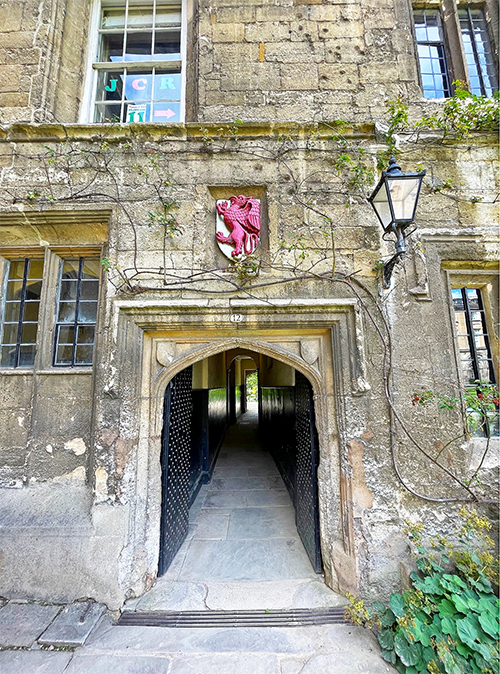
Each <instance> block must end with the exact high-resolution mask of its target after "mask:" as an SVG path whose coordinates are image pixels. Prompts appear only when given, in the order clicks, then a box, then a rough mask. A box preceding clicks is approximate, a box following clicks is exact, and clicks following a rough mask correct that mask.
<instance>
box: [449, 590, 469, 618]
mask: <svg viewBox="0 0 500 674" xmlns="http://www.w3.org/2000/svg"><path fill="white" fill-rule="evenodd" d="M451 600H452V602H453V603H454V604H455V606H456V608H457V611H460V613H465V615H467V614H468V613H469V610H470V609H469V604H468V602H467V601H466V600H465V599H463V598H462V597H461V596H460V595H458V594H452V595H451Z"/></svg>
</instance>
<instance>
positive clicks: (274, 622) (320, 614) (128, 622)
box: [118, 606, 345, 627]
mask: <svg viewBox="0 0 500 674" xmlns="http://www.w3.org/2000/svg"><path fill="white" fill-rule="evenodd" d="M344 622H345V620H344V608H343V607H340V606H336V607H332V608H312V609H308V608H302V609H286V610H274V611H272V610H264V611H128V610H125V611H123V613H122V614H121V616H120V618H119V620H118V625H120V626H135V627H137V626H141V627H297V626H301V625H333V624H342V623H344Z"/></svg>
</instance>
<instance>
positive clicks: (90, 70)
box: [79, 0, 188, 124]
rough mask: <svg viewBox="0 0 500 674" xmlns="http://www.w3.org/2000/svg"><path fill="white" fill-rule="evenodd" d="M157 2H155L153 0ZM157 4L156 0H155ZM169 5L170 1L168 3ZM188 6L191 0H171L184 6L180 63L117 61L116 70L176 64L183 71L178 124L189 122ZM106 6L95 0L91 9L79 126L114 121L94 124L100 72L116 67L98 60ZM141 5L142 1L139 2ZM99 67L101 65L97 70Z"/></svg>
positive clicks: (112, 1)
mask: <svg viewBox="0 0 500 674" xmlns="http://www.w3.org/2000/svg"><path fill="white" fill-rule="evenodd" d="M151 1H153V0H151ZM125 2H126V0H109V1H108V2H107V3H105V4H106V5H107V6H109V7H113V6H116V7H120V6H122V5H123V4H125ZM130 2H131V3H133V0H130ZM155 2H156V0H155ZM167 2H168V0H167ZM187 3H188V0H177V2H175V1H174V0H170V4H172V5H179V4H180V7H181V25H180V37H181V44H180V55H181V58H180V62H178V61H120V62H118V61H117V62H116V70H119V69H120V68H126V67H127V63H129V64H134V67H138V68H140V67H141V66H142V67H143V68H149V67H151V68H159V69H162V68H163V69H164V68H168V67H172V65H173V64H179V70H180V75H181V94H180V112H179V121H178V122H175V123H177V124H183V123H184V122H185V120H186V70H187V25H188V22H187V15H188V8H187ZM102 4H103V0H93V4H92V8H91V13H90V16H91V19H90V28H89V36H90V37H89V40H88V45H87V49H88V53H87V63H86V68H85V81H84V90H83V97H82V104H81V109H80V118H79V123H80V124H112V122H95V121H94V110H95V103H96V95H97V81H98V76H99V71H100V70H104V69H106V68H105V66H107V68H108V69H111V70H112V69H113V68H110V66H111V65H113V64H112V63H111V62H105V63H101V62H99V61H97V57H98V50H99V28H100V20H101V7H102ZM138 4H140V2H139V3H138ZM96 65H97V66H98V67H97V68H96ZM119 123H120V124H128V123H130V122H127V121H126V120H125V121H123V122H119ZM142 123H148V124H172V122H168V121H167V122H158V121H153V122H142Z"/></svg>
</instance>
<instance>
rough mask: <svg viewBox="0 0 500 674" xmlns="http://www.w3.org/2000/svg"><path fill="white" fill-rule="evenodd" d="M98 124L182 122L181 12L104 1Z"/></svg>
mask: <svg viewBox="0 0 500 674" xmlns="http://www.w3.org/2000/svg"><path fill="white" fill-rule="evenodd" d="M94 68H95V69H96V70H97V85H96V96H95V107H94V121H95V122H114V121H116V122H138V123H140V122H179V121H181V88H182V78H181V8H180V5H178V4H172V3H169V2H161V0H155V1H151V2H145V3H143V4H139V3H137V4H134V3H133V1H132V0H127V1H126V2H125V1H124V2H122V3H120V4H119V5H118V6H117V5H116V4H113V5H110V6H108V5H107V3H105V2H103V4H102V7H101V17H100V24H99V37H98V55H97V62H96V63H95V64H94Z"/></svg>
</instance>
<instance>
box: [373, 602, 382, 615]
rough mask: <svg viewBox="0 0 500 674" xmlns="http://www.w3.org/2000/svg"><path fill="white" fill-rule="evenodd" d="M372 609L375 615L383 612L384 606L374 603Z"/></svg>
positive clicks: (380, 603)
mask: <svg viewBox="0 0 500 674" xmlns="http://www.w3.org/2000/svg"><path fill="white" fill-rule="evenodd" d="M372 607H373V610H374V611H376V612H377V613H383V612H384V611H385V604H384V603H383V602H381V601H374V602H373V604H372Z"/></svg>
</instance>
